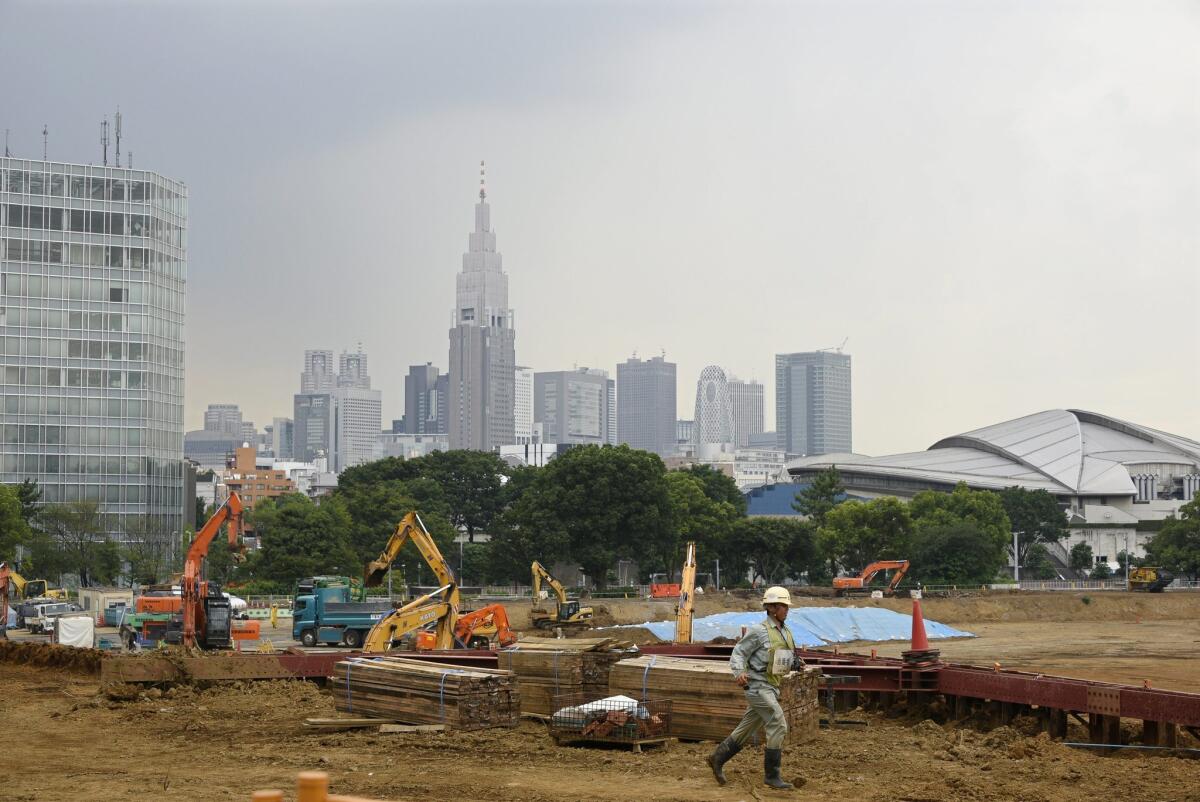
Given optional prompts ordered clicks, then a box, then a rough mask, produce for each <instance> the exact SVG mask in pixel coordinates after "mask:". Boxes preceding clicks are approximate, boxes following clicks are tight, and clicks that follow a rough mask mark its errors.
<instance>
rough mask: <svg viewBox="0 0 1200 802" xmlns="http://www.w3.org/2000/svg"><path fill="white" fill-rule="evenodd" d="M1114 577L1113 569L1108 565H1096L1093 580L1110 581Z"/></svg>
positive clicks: (1092, 575) (1092, 574) (1093, 570)
mask: <svg viewBox="0 0 1200 802" xmlns="http://www.w3.org/2000/svg"><path fill="white" fill-rule="evenodd" d="M1110 576H1112V569H1111V568H1109V567H1108V563H1096V567H1095V568H1093V569H1092V573H1091V578H1092V579H1108V578H1109V577H1110Z"/></svg>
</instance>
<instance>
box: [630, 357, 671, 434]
mask: <svg viewBox="0 0 1200 802" xmlns="http://www.w3.org/2000/svg"><path fill="white" fill-rule="evenodd" d="M675 403H676V401H675V363H674V362H668V361H667V360H666V358H665V357H661V356H656V357H653V358H651V359H647V360H641V359H638V358H637V357H636V356H634V357H631V358H629V359H627V360H626V361H624V362H622V363H620V364H619V365H617V439H618V441H619V442H621V443H628V444H629V445H630V446H631V447H633V448H640V449H643V450H645V451H653V452H654V453H656V454H659V455H660V456H669V455H671V454H674V453H675V420H676V417H675V415H676V412H675Z"/></svg>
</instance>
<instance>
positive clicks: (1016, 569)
mask: <svg viewBox="0 0 1200 802" xmlns="http://www.w3.org/2000/svg"><path fill="white" fill-rule="evenodd" d="M1020 534H1021V533H1020V532H1013V580H1014V581H1015V582H1016V583H1017V587H1018V588H1019V587H1020V585H1021V545H1020V542H1019V540H1020Z"/></svg>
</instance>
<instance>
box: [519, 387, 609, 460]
mask: <svg viewBox="0 0 1200 802" xmlns="http://www.w3.org/2000/svg"><path fill="white" fill-rule="evenodd" d="M615 403H616V390H615V384H614V382H613V380H612V379H610V378H608V372H607V371H603V370H597V369H594V368H576V369H575V370H559V371H551V372H546V373H535V374H533V420H534V422H535V423H536V424H539V425H540V429H541V432H542V438H543V442H546V443H560V444H562V443H594V444H596V445H606V444H615V443H616V442H617V433H616V426H615V423H616V419H615V415H614V412H615V410H614V409H613V407H614V406H615Z"/></svg>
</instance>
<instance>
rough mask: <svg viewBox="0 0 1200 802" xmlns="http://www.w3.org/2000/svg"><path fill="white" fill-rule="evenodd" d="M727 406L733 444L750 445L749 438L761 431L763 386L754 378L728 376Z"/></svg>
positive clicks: (743, 446)
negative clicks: (731, 414) (731, 424)
mask: <svg viewBox="0 0 1200 802" xmlns="http://www.w3.org/2000/svg"><path fill="white" fill-rule="evenodd" d="M728 387H729V408H730V410H731V411H732V413H733V444H734V445H735V446H737V447H738V448H745V447H746V446H748V445H750V438H752V437H753V436H754V435H756V434H762V431H763V386H762V385H761V384H759V383H758V382H756V381H754V380H750V381H748V382H744V381H742V380H741V379H739V378H737V377H736V376H730V377H729V382H728Z"/></svg>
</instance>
